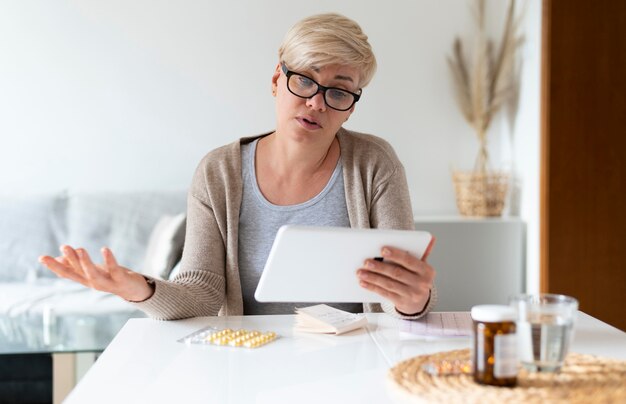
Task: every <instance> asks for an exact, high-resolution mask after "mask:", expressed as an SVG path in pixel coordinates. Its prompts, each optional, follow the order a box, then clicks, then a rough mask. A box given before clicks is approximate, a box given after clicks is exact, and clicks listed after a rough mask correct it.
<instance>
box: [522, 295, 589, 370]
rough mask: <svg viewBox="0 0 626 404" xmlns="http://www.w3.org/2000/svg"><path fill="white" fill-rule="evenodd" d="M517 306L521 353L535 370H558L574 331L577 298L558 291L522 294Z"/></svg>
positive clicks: (525, 361)
mask: <svg viewBox="0 0 626 404" xmlns="http://www.w3.org/2000/svg"><path fill="white" fill-rule="evenodd" d="M511 304H512V305H513V306H514V307H515V308H516V309H517V341H518V344H519V345H518V357H519V359H520V361H521V363H522V365H523V366H524V367H525V368H526V369H528V370H530V371H532V372H558V371H559V370H560V369H561V366H563V361H564V360H565V356H566V355H567V352H568V351H569V345H570V342H571V340H572V334H573V331H574V322H575V319H576V313H577V310H578V300H576V299H574V298H573V297H570V296H565V295H556V294H547V293H543V294H538V295H521V296H516V297H514V298H512V299H511Z"/></svg>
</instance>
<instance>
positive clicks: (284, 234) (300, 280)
mask: <svg viewBox="0 0 626 404" xmlns="http://www.w3.org/2000/svg"><path fill="white" fill-rule="evenodd" d="M431 238H432V237H431V235H430V233H428V232H422V231H409V230H381V229H351V228H346V227H309V226H291V225H287V226H283V227H281V228H280V229H279V230H278V233H277V234H276V239H275V240H274V244H273V245H272V249H271V250H270V254H269V257H268V259H267V262H266V263H265V268H264V269H263V274H262V275H261V279H260V280H259V285H258V286H257V289H256V292H255V294H254V296H255V298H256V299H257V300H258V301H259V302H325V303H340V302H343V303H348V302H353V303H360V302H363V303H369V302H378V303H379V302H382V301H383V300H384V299H383V298H382V297H380V296H379V295H377V294H375V293H373V292H370V291H368V290H366V289H363V288H362V287H361V286H359V282H358V279H357V276H356V271H357V269H358V268H361V267H362V266H363V262H364V261H365V259H366V258H375V257H380V253H381V249H382V247H383V246H391V247H396V248H400V249H403V250H407V251H409V252H410V253H411V254H413V255H415V256H416V257H422V255H423V254H424V252H425V251H426V249H427V247H428V245H429V244H430V241H431Z"/></svg>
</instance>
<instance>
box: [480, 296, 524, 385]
mask: <svg viewBox="0 0 626 404" xmlns="http://www.w3.org/2000/svg"><path fill="white" fill-rule="evenodd" d="M515 317H516V312H515V309H514V308H513V307H511V306H499V305H481V306H474V307H472V320H473V322H474V332H473V338H472V370H473V375H474V381H476V382H477V383H480V384H488V385H491V386H503V387H513V386H515V385H516V383H517V339H516V333H515Z"/></svg>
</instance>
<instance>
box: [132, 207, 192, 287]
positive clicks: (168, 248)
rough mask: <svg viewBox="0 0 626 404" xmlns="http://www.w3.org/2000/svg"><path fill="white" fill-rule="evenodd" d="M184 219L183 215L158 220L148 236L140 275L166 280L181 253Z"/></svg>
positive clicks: (183, 240)
mask: <svg viewBox="0 0 626 404" xmlns="http://www.w3.org/2000/svg"><path fill="white" fill-rule="evenodd" d="M185 219H186V215H185V214H184V213H181V214H178V215H175V216H169V215H166V216H163V217H161V218H160V219H159V221H158V222H157V224H156V225H155V226H154V229H153V230H152V233H151V234H150V241H149V242H148V247H147V249H146V255H145V257H144V261H143V265H142V269H141V273H142V274H144V275H149V276H152V277H154V278H160V279H168V277H169V274H170V272H171V270H172V268H174V265H176V263H177V262H178V261H179V260H180V257H181V255H182V252H183V244H184V243H185Z"/></svg>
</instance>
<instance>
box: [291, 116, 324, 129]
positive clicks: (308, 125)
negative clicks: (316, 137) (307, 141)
mask: <svg viewBox="0 0 626 404" xmlns="http://www.w3.org/2000/svg"><path fill="white" fill-rule="evenodd" d="M296 120H297V121H298V122H299V123H300V125H302V126H303V127H304V128H305V129H309V130H314V129H320V128H321V127H322V125H320V124H319V123H317V122H315V121H314V120H312V119H309V118H304V117H301V116H299V117H297V118H296Z"/></svg>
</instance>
